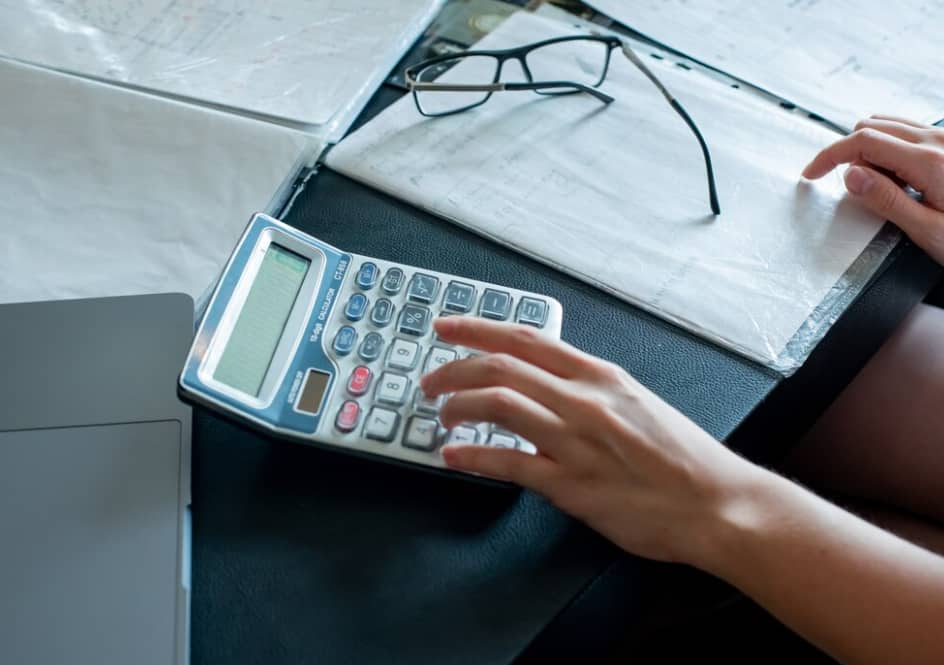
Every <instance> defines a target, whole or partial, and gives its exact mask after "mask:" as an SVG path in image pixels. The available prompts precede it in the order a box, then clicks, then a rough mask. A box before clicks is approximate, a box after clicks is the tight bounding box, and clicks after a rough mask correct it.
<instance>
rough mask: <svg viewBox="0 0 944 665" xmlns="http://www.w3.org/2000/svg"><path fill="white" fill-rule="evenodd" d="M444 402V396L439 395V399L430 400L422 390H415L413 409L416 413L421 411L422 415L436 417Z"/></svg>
mask: <svg viewBox="0 0 944 665" xmlns="http://www.w3.org/2000/svg"><path fill="white" fill-rule="evenodd" d="M444 401H446V396H445V395H440V396H439V397H436V398H434V399H431V398H429V397H427V396H426V393H424V392H423V389H422V388H417V389H416V394H415V395H414V396H413V409H414V410H416V411H421V412H422V413H428V414H430V415H436V414H437V413H439V410H440V409H441V408H442V405H443V402H444Z"/></svg>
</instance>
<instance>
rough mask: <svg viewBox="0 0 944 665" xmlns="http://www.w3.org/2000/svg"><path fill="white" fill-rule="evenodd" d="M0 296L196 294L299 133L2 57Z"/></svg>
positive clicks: (289, 172) (276, 176) (275, 186)
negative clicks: (173, 292) (174, 292)
mask: <svg viewBox="0 0 944 665" xmlns="http://www.w3.org/2000/svg"><path fill="white" fill-rule="evenodd" d="M0 98H2V99H3V103H0V302H3V303H9V302H19V301H30V300H49V299H55V298H85V297H95V296H113V295H126V294H136V293H154V292H169V291H178V292H184V293H188V294H190V296H191V297H193V298H194V299H195V300H196V299H198V298H199V297H200V295H201V294H202V293H203V292H204V290H205V289H207V288H208V287H209V286H210V285H211V284H212V282H213V281H214V279H215V278H216V276H217V275H218V274H219V272H220V270H221V269H222V268H223V265H224V264H225V262H226V260H227V258H228V257H229V254H230V252H231V250H232V248H233V247H234V246H235V244H236V241H237V240H238V239H239V236H240V234H241V232H242V230H243V228H244V227H245V225H246V223H247V222H248V221H249V218H250V216H251V215H252V213H253V212H255V211H258V210H264V209H266V208H267V207H268V206H269V204H270V202H271V201H272V200H273V197H275V196H276V195H277V193H278V192H279V190H280V188H281V187H282V186H283V185H284V184H285V183H286V179H289V178H292V176H293V174H294V172H295V169H296V167H297V166H300V165H301V164H303V163H304V162H305V161H306V160H307V159H308V157H309V152H310V149H309V148H308V147H307V146H308V141H309V139H308V138H307V137H306V136H305V135H304V134H302V133H300V132H297V131H294V130H291V129H287V128H284V127H279V126H277V125H272V124H269V123H264V122H259V121H256V120H251V119H248V118H243V117H238V116H233V115H228V114H224V113H220V112H217V111H211V110H206V109H201V108H199V107H195V106H188V105H184V104H180V103H178V102H173V101H169V100H165V99H160V98H157V97H153V96H151V95H146V94H143V93H139V92H134V91H131V90H126V89H123V88H119V87H115V86H110V85H107V84H104V83H97V82H94V81H89V80H86V79H82V78H79V77H75V76H70V75H67V74H60V73H58V72H52V71H48V70H43V69H39V68H35V67H31V66H28V65H22V64H18V63H14V62H11V61H7V60H3V59H2V58H0Z"/></svg>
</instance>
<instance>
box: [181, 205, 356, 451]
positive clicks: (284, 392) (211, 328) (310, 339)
mask: <svg viewBox="0 0 944 665" xmlns="http://www.w3.org/2000/svg"><path fill="white" fill-rule="evenodd" d="M269 230H274V231H276V232H278V233H281V234H285V235H288V236H290V237H292V238H294V239H295V240H297V241H300V242H301V243H303V244H305V245H308V246H313V247H316V248H317V249H319V250H321V251H322V252H323V253H324V257H325V262H324V266H323V267H322V278H321V282H320V284H319V286H318V291H317V293H316V294H315V297H314V305H313V306H312V307H311V313H310V315H309V316H308V320H307V322H306V324H305V327H304V334H303V335H302V336H301V338H300V340H299V342H298V346H297V348H296V349H295V350H294V351H293V352H292V355H291V360H290V362H289V363H288V366H287V369H286V371H285V375H284V376H283V377H282V378H281V380H280V382H279V386H278V388H277V390H276V391H275V395H274V397H273V399H272V401H271V402H270V403H269V405H268V406H266V407H264V408H257V407H254V406H252V405H249V404H247V403H245V402H243V401H240V400H238V399H236V398H234V397H233V396H231V395H229V394H226V393H224V392H221V391H220V390H218V389H217V388H215V387H214V386H212V385H208V384H206V383H204V382H203V381H202V380H201V379H200V368H201V366H202V365H203V363H204V361H205V360H206V357H207V354H208V353H209V351H210V348H211V342H212V341H213V339H214V337H215V335H216V333H217V330H218V329H219V327H220V323H221V321H222V318H223V314H224V312H225V311H226V308H227V305H228V304H229V302H230V299H231V298H232V297H233V294H234V292H235V291H236V288H237V286H238V284H239V282H240V279H241V278H242V276H243V273H244V271H245V270H246V267H247V264H248V262H249V258H250V257H251V255H252V253H253V251H254V250H255V248H256V246H257V244H258V242H259V240H260V238H261V237H262V235H263V234H264V233H265V232H266V231H269ZM351 258H352V257H351V255H350V254H347V253H345V252H342V251H340V250H338V249H337V248H336V247H332V246H331V245H328V244H325V243H323V242H320V241H318V240H317V239H315V238H312V237H311V236H308V235H305V234H303V233H300V232H299V231H296V230H295V229H293V228H292V227H290V226H288V225H286V224H283V223H282V222H279V221H278V220H275V219H273V218H271V217H268V216H267V215H262V214H257V215H255V216H254V217H253V218H252V219H251V220H250V222H249V224H248V226H247V227H246V230H245V231H244V232H243V236H242V238H240V241H239V244H237V246H236V249H235V250H234V251H233V254H232V256H231V257H230V260H229V262H228V263H227V265H226V268H225V269H224V270H223V274H222V276H221V277H220V280H219V282H218V283H217V286H216V290H215V291H214V293H213V296H212V298H211V299H210V302H209V304H208V305H207V308H206V313H205V314H204V316H203V320H202V322H201V323H200V328H199V330H198V331H197V334H196V337H195V339H194V343H193V346H192V350H191V353H190V355H189V356H188V358H187V361H186V364H185V365H184V370H183V372H182V373H181V375H180V387H181V389H182V390H183V391H184V392H185V393H187V395H188V396H190V397H193V398H196V399H197V400H198V401H208V402H211V403H216V404H219V405H222V406H226V407H229V408H231V409H232V410H234V411H236V412H238V413H240V414H241V415H242V416H243V417H246V418H249V419H250V420H252V421H254V422H256V423H257V424H259V425H263V426H264V427H266V428H267V429H270V430H273V431H294V432H299V433H303V434H313V433H314V432H315V431H316V430H317V429H318V426H319V424H320V422H321V418H322V417H330V416H325V413H324V411H323V406H324V402H326V401H327V399H326V398H325V399H323V400H322V410H321V412H320V413H319V414H317V415H311V414H308V413H303V412H300V411H297V410H296V409H295V403H296V401H297V399H298V393H299V391H300V390H301V387H302V384H303V383H304V380H305V377H306V375H307V372H308V370H309V369H314V370H318V371H321V372H324V373H326V374H328V375H330V379H329V381H328V385H327V386H326V388H325V395H326V396H327V395H330V394H331V393H332V391H333V390H334V386H335V383H336V381H337V380H338V370H337V367H336V366H335V365H334V363H333V362H332V361H331V359H330V358H329V357H328V355H327V354H326V353H325V349H324V346H323V345H322V336H323V334H324V330H325V328H326V327H327V323H328V321H330V319H331V315H332V312H333V311H334V308H335V306H336V299H337V298H336V297H337V294H338V293H339V292H340V290H341V285H342V284H343V282H344V278H345V276H346V275H347V271H348V268H349V267H350V265H351ZM309 302H310V301H307V300H306V301H305V302H304V303H303V302H301V301H299V302H296V303H295V306H294V307H296V308H297V307H305V306H306V305H307V304H308V303H309Z"/></svg>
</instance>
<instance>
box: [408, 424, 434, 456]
mask: <svg viewBox="0 0 944 665" xmlns="http://www.w3.org/2000/svg"><path fill="white" fill-rule="evenodd" d="M438 439H439V423H438V422H437V421H435V420H433V419H432V418H424V417H423V416H413V417H412V418H410V422H409V423H408V424H407V426H406V432H405V433H404V435H403V445H404V446H405V447H407V448H414V449H416V450H425V451H431V450H434V449H435V448H436V444H437V442H438Z"/></svg>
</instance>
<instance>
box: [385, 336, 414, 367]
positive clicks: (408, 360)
mask: <svg viewBox="0 0 944 665" xmlns="http://www.w3.org/2000/svg"><path fill="white" fill-rule="evenodd" d="M419 355H420V345H419V344H417V343H416V342H411V341H409V340H407V339H400V338H397V339H394V340H393V344H392V345H391V346H390V351H389V352H388V354H387V367H391V368H393V369H399V370H403V371H404V372H409V371H411V370H412V369H413V368H414V367H416V361H417V359H418V358H419Z"/></svg>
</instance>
